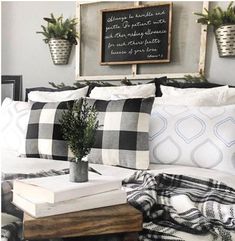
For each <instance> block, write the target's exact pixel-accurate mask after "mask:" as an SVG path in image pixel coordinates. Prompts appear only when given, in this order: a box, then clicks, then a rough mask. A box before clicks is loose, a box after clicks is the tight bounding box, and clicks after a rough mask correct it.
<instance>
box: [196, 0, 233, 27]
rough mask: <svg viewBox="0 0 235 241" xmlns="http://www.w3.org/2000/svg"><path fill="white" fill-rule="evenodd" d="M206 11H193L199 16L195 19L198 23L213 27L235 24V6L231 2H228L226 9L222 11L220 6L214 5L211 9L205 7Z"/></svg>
mask: <svg viewBox="0 0 235 241" xmlns="http://www.w3.org/2000/svg"><path fill="white" fill-rule="evenodd" d="M205 11H206V13H205V14H202V13H194V14H195V15H197V16H200V18H199V19H198V20H197V22H198V23H201V24H206V25H211V26H213V27H214V28H215V29H217V28H218V27H220V26H222V25H229V24H235V7H234V6H233V2H230V4H229V5H228V7H227V9H226V10H225V11H223V10H222V9H221V8H220V7H218V6H216V7H215V8H213V9H212V10H210V11H209V10H207V9H205Z"/></svg>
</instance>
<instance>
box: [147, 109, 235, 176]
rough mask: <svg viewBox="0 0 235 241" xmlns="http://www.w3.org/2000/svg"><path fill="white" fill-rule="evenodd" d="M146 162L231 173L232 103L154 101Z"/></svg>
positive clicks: (234, 162) (234, 160)
mask: <svg viewBox="0 0 235 241" xmlns="http://www.w3.org/2000/svg"><path fill="white" fill-rule="evenodd" d="M149 148H150V162H151V163H156V164H176V165H186V166H196V167H202V168H209V169H215V170H219V171H224V172H228V173H231V174H233V175H235V105H227V106H215V107H211V106H210V107H206V106H166V105H155V106H154V108H153V110H152V113H151V119H150V132H149Z"/></svg>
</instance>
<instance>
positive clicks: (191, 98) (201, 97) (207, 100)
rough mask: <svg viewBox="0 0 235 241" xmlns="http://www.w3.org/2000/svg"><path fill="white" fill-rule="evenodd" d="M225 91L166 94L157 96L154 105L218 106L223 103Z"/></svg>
mask: <svg viewBox="0 0 235 241" xmlns="http://www.w3.org/2000/svg"><path fill="white" fill-rule="evenodd" d="M222 97H223V92H222V93H220V94H217V93H208V94H207V95H205V94H200V93H193V94H184V95H182V96H181V95H178V96H174V95H165V96H163V97H156V98H155V100H154V103H153V106H156V105H189V106H218V105H221V99H222Z"/></svg>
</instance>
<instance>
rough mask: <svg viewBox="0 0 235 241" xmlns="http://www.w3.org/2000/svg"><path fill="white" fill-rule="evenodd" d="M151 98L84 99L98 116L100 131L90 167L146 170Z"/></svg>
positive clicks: (90, 157) (91, 154)
mask: <svg viewBox="0 0 235 241" xmlns="http://www.w3.org/2000/svg"><path fill="white" fill-rule="evenodd" d="M153 99H154V98H151V97H150V98H136V99H122V100H108V101H106V100H99V99H90V98H87V99H86V101H87V103H88V105H89V106H94V107H95V108H96V110H97V112H98V121H99V125H100V127H99V128H98V130H97V131H96V134H95V144H94V146H93V148H92V149H91V152H90V154H89V155H88V161H89V162H90V163H98V164H105V165H113V166H122V167H128V168H135V169H147V168H148V166H149V143H148V132H149V119H150V113H151V109H152V103H153Z"/></svg>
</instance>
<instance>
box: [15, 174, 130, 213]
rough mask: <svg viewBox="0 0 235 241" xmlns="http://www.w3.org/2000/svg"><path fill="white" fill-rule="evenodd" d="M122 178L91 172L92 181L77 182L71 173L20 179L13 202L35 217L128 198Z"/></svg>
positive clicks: (98, 206)
mask: <svg viewBox="0 0 235 241" xmlns="http://www.w3.org/2000/svg"><path fill="white" fill-rule="evenodd" d="M121 184H122V183H121V180H120V179H117V178H113V177H110V176H103V175H98V174H96V173H92V172H89V181H88V182H84V183H75V182H70V181H69V175H59V176H49V177H40V178H30V179H22V180H16V181H14V183H13V203H14V204H15V205H16V206H17V207H19V208H20V209H22V210H23V211H25V212H26V213H28V214H30V215H31V216H33V217H35V218H39V217H46V216H52V215H57V214H63V213H70V212H76V211H82V210H88V209H94V208H100V207H106V206H113V205H118V204H123V203H126V202H127V197H126V192H125V191H124V190H122V189H121Z"/></svg>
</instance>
